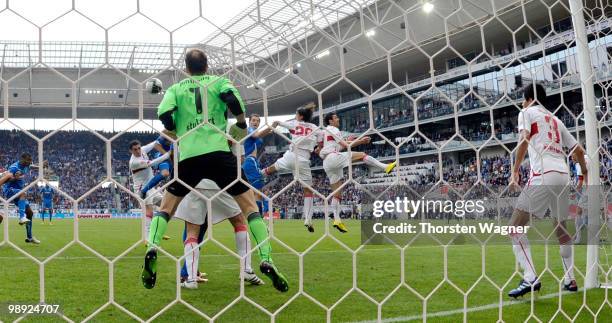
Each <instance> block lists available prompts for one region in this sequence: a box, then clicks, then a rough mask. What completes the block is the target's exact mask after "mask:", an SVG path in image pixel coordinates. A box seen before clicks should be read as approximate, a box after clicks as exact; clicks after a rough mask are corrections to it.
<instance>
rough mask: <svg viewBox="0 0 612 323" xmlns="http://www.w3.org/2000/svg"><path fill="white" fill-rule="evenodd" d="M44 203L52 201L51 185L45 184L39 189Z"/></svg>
mask: <svg viewBox="0 0 612 323" xmlns="http://www.w3.org/2000/svg"><path fill="white" fill-rule="evenodd" d="M40 194H42V198H43V202H44V203H51V202H52V201H53V189H52V188H51V186H45V187H43V188H42V189H41V190H40Z"/></svg>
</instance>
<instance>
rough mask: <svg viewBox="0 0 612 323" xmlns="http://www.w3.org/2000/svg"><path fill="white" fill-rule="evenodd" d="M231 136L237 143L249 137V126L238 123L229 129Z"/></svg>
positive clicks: (244, 123)
mask: <svg viewBox="0 0 612 323" xmlns="http://www.w3.org/2000/svg"><path fill="white" fill-rule="evenodd" d="M229 135H230V136H232V138H234V140H236V141H240V140H242V139H243V138H244V137H246V136H247V125H246V122H242V123H240V122H236V123H235V124H233V125H232V126H231V127H230V129H229Z"/></svg>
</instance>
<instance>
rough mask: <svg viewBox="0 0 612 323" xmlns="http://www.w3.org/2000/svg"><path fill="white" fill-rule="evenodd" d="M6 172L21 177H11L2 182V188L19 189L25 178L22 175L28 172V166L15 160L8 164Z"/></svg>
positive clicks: (22, 185)
mask: <svg viewBox="0 0 612 323" xmlns="http://www.w3.org/2000/svg"><path fill="white" fill-rule="evenodd" d="M7 172H10V173H11V174H13V176H14V177H21V178H19V179H17V178H13V179H11V180H10V181H8V182H6V183H4V190H8V189H12V190H21V189H23V187H24V186H25V179H24V178H23V175H26V174H28V173H29V172H30V167H29V166H23V165H21V164H19V162H18V161H17V162H15V163H14V164H12V165H11V166H9V168H8V170H7Z"/></svg>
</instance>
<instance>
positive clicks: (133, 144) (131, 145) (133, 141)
mask: <svg viewBox="0 0 612 323" xmlns="http://www.w3.org/2000/svg"><path fill="white" fill-rule="evenodd" d="M136 145H140V141H138V140H132V141H130V150H132V148H133V147H134V146H136Z"/></svg>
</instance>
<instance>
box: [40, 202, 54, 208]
mask: <svg viewBox="0 0 612 323" xmlns="http://www.w3.org/2000/svg"><path fill="white" fill-rule="evenodd" d="M42 208H43V209H52V208H53V202H51V201H48V202H46V201H43V203H42Z"/></svg>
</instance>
